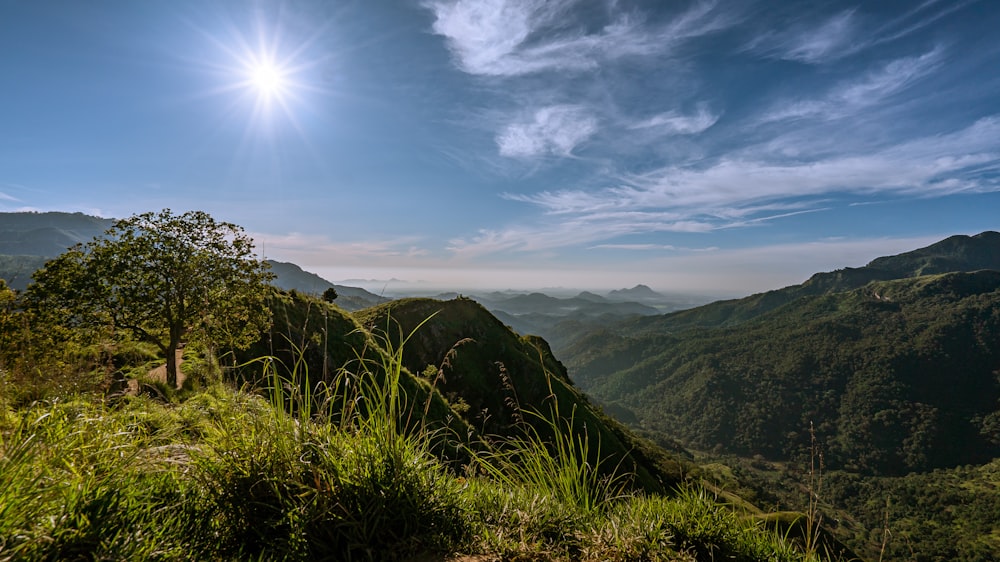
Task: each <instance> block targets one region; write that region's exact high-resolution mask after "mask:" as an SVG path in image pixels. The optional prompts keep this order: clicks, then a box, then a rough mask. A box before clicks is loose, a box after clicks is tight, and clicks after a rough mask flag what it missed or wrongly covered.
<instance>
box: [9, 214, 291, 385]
mask: <svg viewBox="0 0 1000 562" xmlns="http://www.w3.org/2000/svg"><path fill="white" fill-rule="evenodd" d="M269 268H270V266H269V265H268V264H267V263H266V262H264V261H262V260H257V259H256V258H255V257H254V254H253V241H252V240H251V239H250V238H249V237H248V236H247V235H246V234H244V232H243V229H242V228H241V227H239V226H237V225H235V224H232V223H228V222H216V221H215V220H214V219H213V218H212V217H211V216H209V215H208V214H207V213H205V212H202V211H189V212H187V213H184V214H183V215H174V214H172V213H171V211H170V209H164V210H163V211H160V212H159V213H144V214H140V215H133V216H132V217H130V218H127V219H123V220H119V221H117V222H116V223H115V224H114V225H113V226H112V227H111V228H110V229H109V230H108V231H107V232H106V233H105V235H104V237H101V238H95V239H94V240H93V241H91V242H89V243H87V244H86V245H85V246H84V245H79V244H78V245H77V246H75V247H73V248H70V249H69V250H68V251H67V252H66V253H64V254H62V255H61V256H59V257H57V258H55V259H54V260H52V261H49V262H48V263H46V264H45V267H44V268H42V269H41V270H39V271H38V272H36V273H35V275H34V282H33V283H32V284H31V285H30V286H29V288H28V301H29V303H31V305H32V306H33V307H36V308H38V309H42V310H45V311H46V312H48V313H54V314H57V315H59V316H60V317H61V318H62V320H63V322H64V323H66V324H69V325H71V326H74V327H79V328H85V329H86V328H108V327H110V328H111V329H112V330H113V332H114V333H116V334H117V333H120V332H122V331H124V332H127V333H129V334H131V335H133V336H134V337H136V338H138V339H140V340H143V341H146V342H150V343H152V344H155V345H156V346H157V347H159V349H160V351H162V352H163V353H164V355H165V356H166V360H167V384H168V385H170V386H171V387H174V386H176V384H177V359H176V357H177V356H176V353H177V349H178V348H179V347H180V345H181V344H182V343H183V342H186V341H189V340H192V339H195V338H198V337H203V338H206V339H207V340H209V341H214V342H219V343H223V344H226V345H231V346H233V347H238V348H243V347H246V346H248V345H250V344H251V343H253V341H255V340H256V338H258V337H259V335H260V332H261V331H262V330H264V329H266V328H267V327H268V325H269V322H270V315H269V313H268V309H267V303H266V298H267V295H268V291H269V281H270V280H271V279H272V278H273V277H274V276H273V274H271V273H270V271H268V269H269Z"/></svg>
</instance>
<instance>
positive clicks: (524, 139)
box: [496, 105, 597, 158]
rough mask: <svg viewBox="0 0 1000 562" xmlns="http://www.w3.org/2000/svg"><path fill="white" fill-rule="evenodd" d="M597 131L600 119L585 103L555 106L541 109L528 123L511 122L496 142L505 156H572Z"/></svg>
mask: <svg viewBox="0 0 1000 562" xmlns="http://www.w3.org/2000/svg"><path fill="white" fill-rule="evenodd" d="M596 131H597V119H596V118H595V117H594V116H592V115H589V114H588V113H587V111H586V109H585V108H583V107H582V106H574V105H553V106H549V107H544V108H542V109H539V110H537V111H536V112H535V113H534V115H533V116H532V117H531V118H530V120H529V121H527V122H521V123H512V124H510V125H508V126H507V127H506V128H505V129H504V130H503V131H502V132H501V133H500V134H499V135H497V138H496V142H497V146H498V147H499V148H500V154H501V155H503V156H508V157H513V158H531V157H536V156H544V155H548V154H554V155H557V156H570V155H571V153H572V152H573V149H574V148H575V147H576V146H577V145H579V144H580V143H582V142H584V141H586V140H587V139H588V138H590V137H591V135H593V134H594V133H595V132H596Z"/></svg>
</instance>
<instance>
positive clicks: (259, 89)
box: [244, 56, 292, 104]
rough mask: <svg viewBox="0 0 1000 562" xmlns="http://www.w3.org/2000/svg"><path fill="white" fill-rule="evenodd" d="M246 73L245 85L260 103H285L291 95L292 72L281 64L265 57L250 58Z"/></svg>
mask: <svg viewBox="0 0 1000 562" xmlns="http://www.w3.org/2000/svg"><path fill="white" fill-rule="evenodd" d="M244 71H245V75H246V82H245V83H244V85H245V86H246V87H247V88H248V89H249V90H251V91H253V92H254V93H255V94H256V95H257V101H258V102H259V103H264V104H269V103H270V102H272V101H278V102H284V98H285V97H287V96H288V95H289V94H290V93H291V90H292V81H291V72H290V71H289V70H288V69H287V68H285V67H284V66H282V65H281V64H280V63H276V62H274V61H273V60H271V59H269V58H266V57H263V56H257V57H250V58H249V60H247V62H246V63H245V64H244Z"/></svg>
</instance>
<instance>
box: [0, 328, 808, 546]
mask: <svg viewBox="0 0 1000 562" xmlns="http://www.w3.org/2000/svg"><path fill="white" fill-rule="evenodd" d="M411 335H412V334H411ZM406 340H407V338H406V337H402V338H400V339H399V340H397V341H400V342H401V343H400V344H399V345H396V346H395V347H394V346H393V345H392V344H391V343H390V342H389V341H388V339H387V338H386V339H384V340H381V341H380V340H378V339H377V338H376V339H374V340H369V341H370V345H373V346H376V347H377V348H378V349H377V350H374V351H377V353H367V352H365V351H360V350H359V352H358V354H357V360H355V361H352V362H350V363H349V364H348V365H345V366H343V367H342V368H341V369H340V370H339V371H338V372H337V373H336V376H334V377H333V378H332V379H331V380H329V382H324V383H322V384H320V383H319V382H313V381H310V380H309V372H308V367H307V364H306V363H305V362H294V363H293V364H292V365H290V366H286V365H281V367H283V368H282V369H278V367H279V364H278V363H276V362H275V360H274V358H266V357H265V358H262V359H261V361H262V362H263V364H264V366H265V369H264V371H265V373H266V374H267V377H266V378H265V380H266V381H267V382H266V385H265V386H264V387H262V388H259V389H252V388H245V389H243V390H237V389H233V388H230V387H227V386H225V385H222V384H219V383H215V384H210V385H208V386H205V387H203V388H202V389H200V390H198V391H196V392H188V393H182V394H178V395H176V396H175V397H174V398H175V400H176V399H180V400H182V401H180V402H174V403H166V402H162V401H157V400H153V399H150V398H143V397H125V398H121V399H117V400H114V401H107V400H104V399H103V398H102V397H101V395H98V394H94V395H89V396H81V397H77V398H58V397H53V398H51V399H49V400H47V401H39V402H35V403H33V404H29V405H20V406H13V405H11V404H10V403H9V402H7V405H6V406H4V410H3V417H2V418H0V421H2V423H0V561H6V560H51V559H108V560H205V559H212V560H247V559H250V560H316V559H337V560H386V559H409V558H412V557H414V556H418V555H428V554H435V553H436V555H438V556H440V557H442V558H445V557H447V556H450V555H456V554H469V555H478V556H484V557H486V558H487V559H508V560H538V559H550V560H623V561H624V560H718V559H728V560H775V561H784V560H789V561H791V560H806V559H807V557H806V556H805V555H804V554H802V553H801V552H799V551H796V550H795V549H794V548H793V546H792V545H791V543H790V542H788V541H785V540H784V538H783V537H781V536H779V535H776V534H775V533H774V532H773V531H769V530H767V529H765V528H764V526H763V524H762V523H760V522H758V521H756V520H755V519H753V518H748V517H743V516H741V515H740V513H739V511H738V510H734V509H732V508H730V507H728V506H726V505H724V504H723V503H721V502H719V501H717V500H716V498H714V497H713V496H711V495H710V494H708V493H707V492H704V491H700V489H698V488H694V487H684V488H681V489H680V490H679V492H678V493H677V494H676V495H675V496H673V497H661V496H649V495H644V494H640V493H638V492H633V491H630V489H629V488H627V487H626V485H625V482H626V480H625V479H626V478H627V476H628V475H626V474H619V472H618V471H616V470H612V468H613V467H604V466H601V464H600V463H595V462H593V461H588V459H593V458H598V459H599V458H600V454H599V445H600V444H599V443H591V442H590V440H589V437H588V435H587V432H586V427H583V426H581V424H578V423H577V420H576V419H575V410H573V409H570V411H569V412H568V413H566V412H563V411H561V410H560V405H559V404H558V402H557V401H556V400H555V398H554V396H553V398H552V399H551V401H550V402H548V403H546V404H543V405H542V408H540V409H539V410H537V411H526V412H524V414H525V415H526V416H534V417H536V418H537V421H540V422H541V424H540V427H542V429H543V432H539V431H537V430H533V429H526V430H525V432H524V433H523V434H522V435H520V436H513V437H509V438H505V439H497V438H494V439H492V440H491V441H490V442H489V443H480V444H478V445H474V448H475V450H474V451H472V452H471V453H470V454H471V457H472V459H473V461H472V462H471V464H469V465H467V466H464V467H463V466H458V465H457V464H456V463H455V462H454V461H453V460H446V459H442V458H440V457H439V456H438V455H437V453H436V451H437V449H436V448H435V446H436V444H437V443H438V442H439V441H441V440H447V439H449V438H451V436H449V435H448V434H447V433H446V432H444V431H442V430H440V429H438V430H434V431H430V430H427V429H426V428H425V426H424V425H423V424H421V423H415V422H416V421H417V420H416V419H415V417H414V416H415V414H414V412H413V409H414V404H413V403H412V402H413V401H412V400H409V399H408V397H407V396H406V395H405V393H404V392H403V390H402V389H403V388H404V386H403V385H402V384H401V379H402V377H404V376H408V375H406V374H405V373H404V371H403V369H402V367H401V359H402V347H403V345H405V343H406ZM301 351H302V350H301V349H300V350H299V352H300V355H301ZM369 351H371V350H369ZM0 394H2V392H0ZM416 406H417V410H418V413H419V411H421V410H422V408H423V405H422V404H421V405H416ZM416 417H419V416H416ZM524 425H525V428H531V427H535V426H534V425H530V424H524ZM542 433H545V435H543V434H542ZM549 434H551V435H549ZM592 448H593V450H592ZM595 452H596V453H597V454H593V453H595Z"/></svg>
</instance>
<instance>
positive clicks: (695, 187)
mask: <svg viewBox="0 0 1000 562" xmlns="http://www.w3.org/2000/svg"><path fill="white" fill-rule="evenodd" d="M997 138H1000V118H996V117H994V118H988V119H983V120H980V121H978V122H976V123H974V124H972V125H970V126H968V127H966V128H965V129H962V130H959V131H956V132H953V133H951V134H947V135H938V136H931V137H924V138H918V139H916V140H913V141H909V142H905V143H901V144H899V145H896V146H892V147H889V148H887V149H884V150H881V151H876V152H873V153H869V154H853V155H852V154H845V155H840V156H834V157H829V158H826V159H820V160H816V161H811V162H805V163H802V162H794V163H787V162H775V161H767V160H751V159H741V158H736V157H727V158H721V159H719V160H718V161H717V162H716V163H715V164H714V165H711V166H708V167H704V168H678V167H672V166H667V167H663V168H660V169H658V170H654V171H652V172H650V173H647V174H642V175H631V176H625V177H624V178H622V183H621V184H620V185H618V186H615V187H611V188H607V189H604V190H600V191H587V190H583V189H566V190H560V191H543V192H539V193H536V194H533V195H515V194H507V195H505V197H506V198H507V199H510V200H514V201H521V202H526V203H531V204H533V205H536V206H538V207H540V208H541V209H542V210H543V211H544V212H545V215H544V216H543V217H542V218H540V219H539V222H538V223H537V224H533V225H523V224H522V225H516V226H510V227H507V228H503V229H494V230H484V231H481V232H480V233H479V234H477V235H476V236H474V237H471V238H468V239H455V240H452V242H451V243H450V245H449V248H448V249H449V250H450V251H452V252H453V253H454V254H455V255H457V256H479V255H486V254H491V253H498V252H509V251H521V252H524V251H528V252H531V251H536V252H537V251H542V250H552V249H555V248H562V247H571V246H578V245H587V244H590V245H598V244H607V243H609V242H608V241H611V240H614V239H616V238H619V237H622V236H628V235H638V234H647V233H654V232H708V231H711V230H716V229H722V228H735V227H747V226H751V225H754V224H759V223H761V222H766V221H773V220H778V219H781V218H786V217H790V216H794V215H798V214H802V213H810V212H820V211H823V210H827V208H828V207H829V205H828V202H827V201H825V200H824V199H823V198H824V197H828V196H829V195H830V194H835V193H862V194H882V195H891V196H916V197H935V196H943V195H947V194H951V193H957V192H965V191H971V192H985V191H992V190H996V189H1000V182H998V180H997V179H996V176H995V174H994V175H992V176H991V175H990V174H987V173H984V172H986V171H990V170H996V169H997V168H998V167H1000V148H998V147H997V145H996V142H995V139H997Z"/></svg>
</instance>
